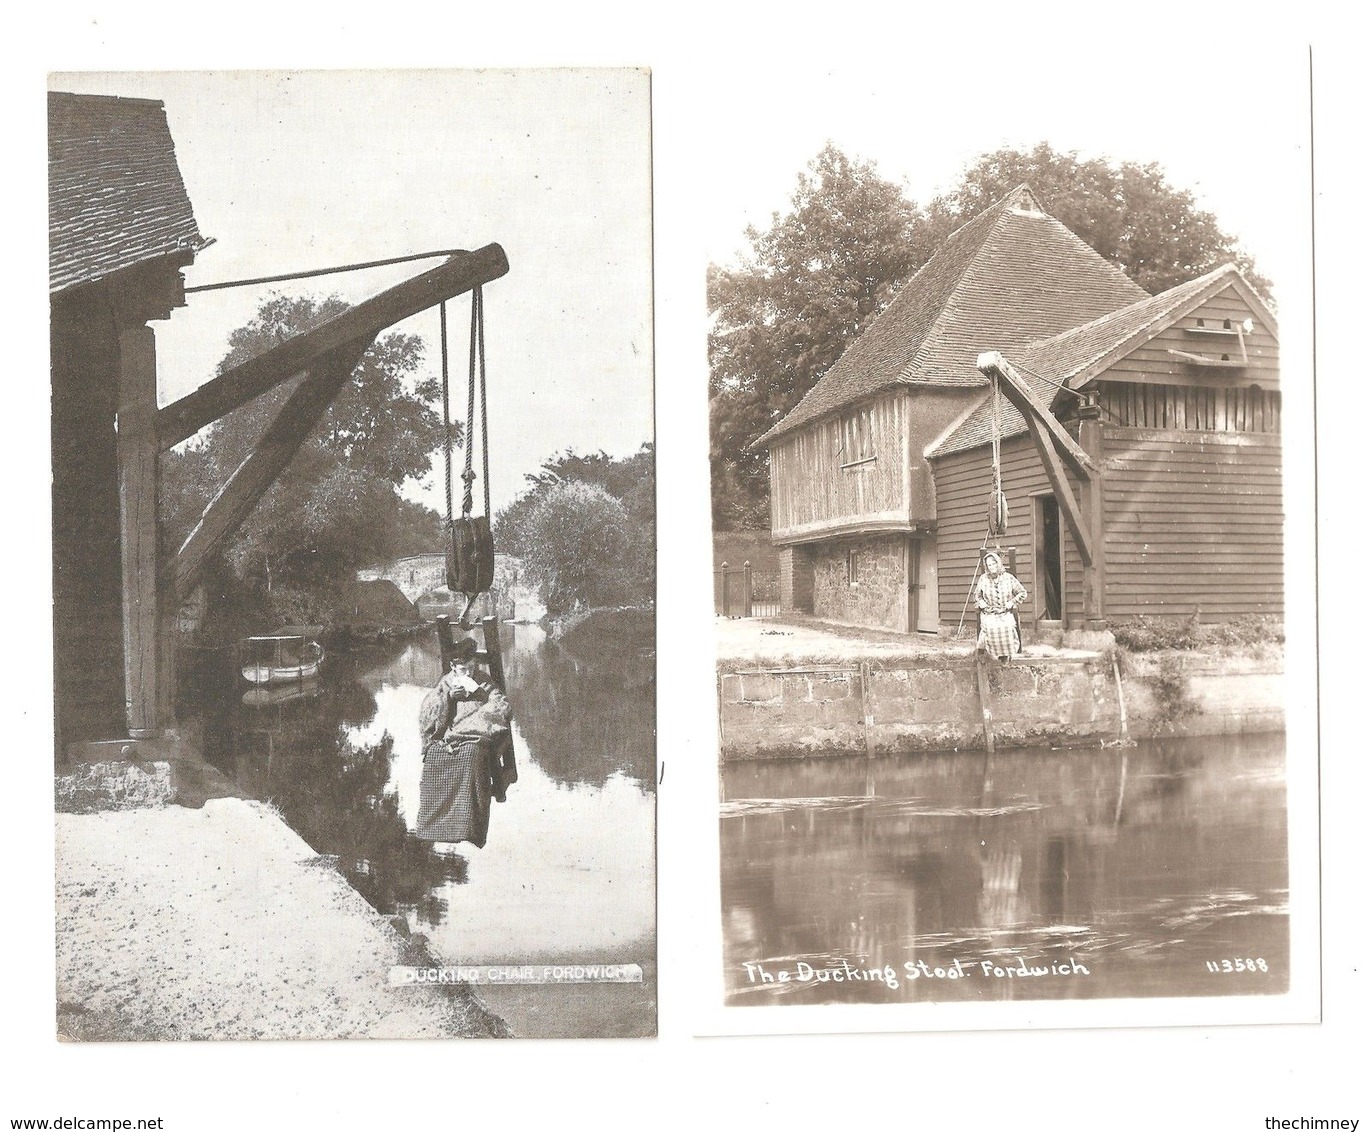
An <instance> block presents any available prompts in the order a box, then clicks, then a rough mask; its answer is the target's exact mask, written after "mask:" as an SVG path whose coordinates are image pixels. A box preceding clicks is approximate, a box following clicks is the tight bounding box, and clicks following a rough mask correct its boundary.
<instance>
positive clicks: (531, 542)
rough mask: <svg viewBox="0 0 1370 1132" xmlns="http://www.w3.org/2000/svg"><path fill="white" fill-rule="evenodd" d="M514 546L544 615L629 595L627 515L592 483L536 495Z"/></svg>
mask: <svg viewBox="0 0 1370 1132" xmlns="http://www.w3.org/2000/svg"><path fill="white" fill-rule="evenodd" d="M518 541H519V544H520V545H519V556H520V558H522V560H523V566H524V569H525V570H526V571H527V574H528V576H529V577H530V578H531V579H532V580H533V581H535V582H536V583H537V584H538V587H539V589H540V590H541V591H542V595H543V601H544V602H545V603H546V606H547V612H548V613H552V614H557V613H566V612H569V611H570V610H573V609H584V608H592V607H594V606H601V605H615V604H618V603H620V602H622V600H623V598H624V595H625V593H627V592H630V589H631V587H630V586H627V585H625V584H624V583H625V582H626V581H628V579H627V578H626V577H625V576H624V575H625V570H626V563H627V560H628V556H629V548H630V545H631V544H630V536H629V530H628V512H627V509H626V508H625V507H624V506H623V504H622V503H621V502H620V501H619V500H617V499H615V498H614V497H613V496H612V495H610V494H609V493H608V492H607V491H605V490H604V488H602V487H599V486H598V485H597V484H588V483H579V482H576V481H574V480H570V481H567V482H564V483H557V484H549V485H547V486H546V487H544V488H542V489H540V490H539V491H537V492H535V493H534V494H533V496H532V505H531V506H530V507H529V508H528V510H527V513H526V514H525V516H524V518H523V527H522V530H521V531H520V536H519V540H518Z"/></svg>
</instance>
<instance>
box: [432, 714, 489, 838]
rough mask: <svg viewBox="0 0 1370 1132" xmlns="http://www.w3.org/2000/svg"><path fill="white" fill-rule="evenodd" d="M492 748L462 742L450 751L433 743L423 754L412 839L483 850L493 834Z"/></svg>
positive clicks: (473, 740) (480, 741) (465, 739)
mask: <svg viewBox="0 0 1370 1132" xmlns="http://www.w3.org/2000/svg"><path fill="white" fill-rule="evenodd" d="M490 750H491V744H490V742H489V741H488V740H486V739H480V738H476V737H469V738H468V737H463V738H461V739H459V740H457V741H455V742H454V743H453V744H452V746H451V748H450V749H449V748H448V746H447V744H446V743H443V742H440V741H435V742H432V743H429V744H428V746H427V747H426V748H425V749H424V752H423V779H422V781H421V782H420V783H419V817H418V822H417V824H416V826H415V829H414V835H415V836H416V837H419V838H421V839H422V840H424V841H449V842H457V841H469V842H470V843H471V844H472V845H474V846H476V848H478V849H479V848H482V847H483V846H484V845H485V838H486V836H487V835H488V834H489V832H490V795H491V785H492V783H491V767H490Z"/></svg>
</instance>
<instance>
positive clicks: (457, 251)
mask: <svg viewBox="0 0 1370 1132" xmlns="http://www.w3.org/2000/svg"><path fill="white" fill-rule="evenodd" d="M465 254H466V249H465V248H445V249H443V250H442V251H436V252H416V253H415V254H413V255H399V256H394V257H392V258H390V259H373V260H369V261H367V262H366V263H345V264H343V265H342V266H340V267H321V268H318V269H316V270H312V271H292V272H289V273H288V274H286V275H263V276H261V277H259V278H257V279H233V280H230V281H229V282H227V283H201V284H200V285H199V286H198V287H187V288H186V289H185V293H186V294H187V295H193V294H195V293H196V292H197V291H223V290H226V289H227V288H229V287H252V286H255V285H256V284H258V283H284V282H286V281H287V280H289V279H316V278H318V277H319V276H320V275H340V274H341V273H343V272H344V271H365V270H366V269H367V268H370V267H389V266H390V265H391V264H392V263H412V262H413V261H414V260H416V259H437V258H438V256H454V255H465Z"/></svg>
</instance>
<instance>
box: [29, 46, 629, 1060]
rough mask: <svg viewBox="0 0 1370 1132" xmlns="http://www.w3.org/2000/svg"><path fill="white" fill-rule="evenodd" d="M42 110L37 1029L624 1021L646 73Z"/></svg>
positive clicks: (304, 75)
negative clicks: (49, 909)
mask: <svg viewBox="0 0 1370 1132" xmlns="http://www.w3.org/2000/svg"><path fill="white" fill-rule="evenodd" d="M47 110H48V186H49V198H48V207H49V261H50V281H49V296H50V307H51V366H52V477H53V479H52V554H53V573H52V578H53V587H54V589H53V615H52V616H53V622H52V623H53V640H54V650H53V681H54V689H55V693H54V699H55V705H54V726H55V757H56V787H55V790H56V809H57V816H56V823H57V828H56V893H57V905H56V920H57V934H56V954H57V966H56V988H55V990H56V1007H57V1010H56V1023H57V1034H58V1036H59V1037H60V1038H62V1039H64V1040H69V1041H165V1040H180V1039H250V1038H265V1039H280V1038H312V1039H317V1038H455V1037H650V1036H653V1035H654V1034H655V1032H656V923H655V906H656V891H655V865H654V862H655V793H654V792H655V767H656V745H655V690H654V676H655V665H654V656H655V648H656V633H655V598H656V593H655V555H656V544H655V525H656V516H655V507H656V492H655V454H654V437H653V368H652V311H651V278H652V263H651V184H650V153H651V142H650V138H651V128H650V118H649V77H648V74H647V72H646V71H644V70H625V69H617V70H615V69H602V70H570V69H568V70H506V71H496V70H487V71H408V72H406V71H375V72H361V71H335V72H327V71H319V72H277V71H271V72H251V71H226V72H180V73H173V72H167V73H143V74H94V73H63V74H53V75H51V76H50V78H49V94H48V96H47Z"/></svg>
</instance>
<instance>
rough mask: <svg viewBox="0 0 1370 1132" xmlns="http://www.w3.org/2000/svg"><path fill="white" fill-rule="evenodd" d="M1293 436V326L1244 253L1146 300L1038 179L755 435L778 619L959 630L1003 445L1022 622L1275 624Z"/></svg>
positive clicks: (980, 220)
mask: <svg viewBox="0 0 1370 1132" xmlns="http://www.w3.org/2000/svg"><path fill="white" fill-rule="evenodd" d="M996 391H997V392H996ZM1279 426H1280V391H1279V346H1278V328H1277V326H1276V321H1275V318H1274V316H1273V314H1272V313H1271V311H1270V310H1269V308H1268V307H1267V306H1266V305H1265V303H1264V302H1263V301H1262V300H1261V299H1260V297H1259V295H1257V294H1256V292H1255V291H1254V290H1253V289H1252V288H1251V287H1250V285H1249V284H1248V283H1247V282H1246V280H1245V279H1243V277H1242V276H1241V274H1240V272H1239V271H1238V270H1237V269H1236V267H1234V266H1232V265H1228V266H1225V267H1222V268H1219V269H1218V270H1216V271H1213V272H1210V273H1209V274H1206V275H1204V276H1202V277H1200V278H1197V279H1194V280H1191V281H1189V282H1187V283H1183V284H1181V285H1179V286H1177V287H1174V288H1172V289H1170V290H1168V291H1166V292H1164V293H1162V294H1160V295H1155V296H1152V295H1148V294H1147V293H1146V292H1145V291H1143V290H1142V289H1141V288H1140V287H1138V286H1137V285H1136V284H1135V283H1133V282H1132V281H1131V280H1130V279H1128V278H1127V276H1126V275H1124V274H1123V273H1122V271H1121V270H1119V269H1118V268H1117V267H1115V266H1114V265H1113V264H1111V263H1109V262H1108V261H1107V260H1105V259H1104V258H1103V257H1102V256H1100V255H1099V254H1098V253H1096V252H1095V251H1094V250H1093V249H1092V248H1090V247H1089V246H1088V245H1087V244H1085V243H1084V241H1083V240H1081V239H1080V238H1079V237H1078V236H1076V235H1075V234H1074V233H1072V232H1071V231H1070V230H1069V229H1067V228H1066V227H1065V225H1063V224H1061V222H1060V221H1058V220H1056V219H1055V218H1054V217H1052V216H1050V215H1048V214H1047V212H1046V211H1045V210H1044V209H1043V207H1042V206H1041V203H1040V202H1039V200H1038V199H1037V197H1036V196H1035V195H1034V194H1033V192H1032V190H1031V189H1030V188H1029V187H1028V186H1020V187H1019V188H1018V189H1016V190H1015V191H1014V192H1012V193H1011V194H1009V195H1008V196H1007V197H1006V198H1005V199H1004V200H1002V201H1000V202H999V203H998V204H996V205H994V206H993V207H991V208H989V209H987V210H986V211H985V212H983V213H981V214H980V215H979V216H977V217H976V218H975V219H973V220H971V221H970V222H969V223H967V224H965V225H964V226H963V227H961V228H960V229H959V230H958V231H956V232H955V233H954V234H953V235H952V236H951V237H950V238H949V239H948V241H947V243H946V244H945V245H944V246H943V247H942V248H941V249H940V250H939V251H938V252H937V253H936V254H935V255H934V256H933V257H932V259H930V260H929V261H928V262H927V263H926V264H925V265H924V266H923V267H922V268H921V269H920V270H919V271H918V273H917V274H916V275H915V276H914V277H913V278H912V279H911V280H909V282H908V283H907V284H905V285H904V287H903V288H902V289H901V290H900V291H899V292H898V294H897V295H896V296H895V298H894V300H893V301H892V302H891V303H890V305H889V307H887V308H886V310H885V311H883V312H882V313H881V314H880V315H879V316H878V317H877V318H876V319H875V320H874V321H873V322H872V323H871V324H870V326H868V327H867V328H866V330H865V331H863V332H862V334H861V335H859V336H858V337H857V338H856V340H855V341H854V342H853V343H852V344H851V345H850V346H849V347H848V349H847V350H846V351H845V352H844V353H843V355H842V356H841V357H840V358H839V359H838V361H837V362H836V363H835V364H834V365H833V366H832V368H831V369H830V370H828V371H827V372H826V373H825V374H824V375H823V376H822V377H821V378H820V379H819V381H818V382H817V383H816V384H815V385H814V387H813V388H812V389H811V390H810V391H809V393H808V394H807V395H806V396H805V397H804V398H803V399H802V400H801V401H800V402H799V403H798V404H797V405H796V406H795V408H794V409H793V410H791V412H790V413H789V414H787V415H786V416H785V417H784V418H782V419H781V420H780V421H778V422H777V423H776V424H775V425H774V426H773V427H772V428H771V429H770V430H769V431H768V432H767V433H766V434H765V435H764V436H762V437H760V438H759V439H758V440H757V441H756V442H755V443H756V445H757V446H758V447H765V448H767V449H768V451H769V455H770V472H771V536H772V540H773V541H774V542H775V544H776V545H777V546H778V548H779V549H780V556H781V601H782V609H785V610H789V611H798V612H806V613H811V614H814V615H816V616H818V617H821V618H824V619H828V620H832V621H837V622H842V623H847V624H854V625H863V626H870V627H876V628H883V629H892V630H896V631H903V632H909V633H929V634H933V633H938V632H942V633H946V632H949V631H954V630H956V629H957V627H958V625H962V624H964V620H965V617H966V609H967V604H968V602H967V599H968V596H969V590H970V587H971V585H972V579H973V577H974V574H975V571H976V569H977V567H978V564H979V558H980V553H981V550H982V548H983V546H984V545H985V542H986V535H987V528H988V516H987V507H988V504H989V502H990V500H991V498H992V492H993V483H994V478H993V475H994V473H993V462H992V459H991V452H992V450H993V449H994V448H995V447H996V445H997V447H998V449H999V453H1000V462H999V467H1000V474H1001V482H1002V485H1003V490H1004V492H1005V494H1006V496H1007V500H1008V507H1009V521H1008V527H1007V531H1006V532H1005V533H1004V534H1002V535H1000V536H998V537H997V538H995V539H991V540H990V542H991V545H993V543H995V542H997V543H998V544H999V545H1001V546H1002V548H1003V549H1004V550H1005V551H1007V552H1008V554H1009V556H1010V559H1011V562H1012V568H1013V570H1014V572H1015V573H1016V574H1017V575H1018V576H1019V578H1021V579H1022V581H1023V582H1024V584H1025V585H1026V586H1027V588H1028V591H1029V594H1030V602H1029V604H1028V605H1027V606H1025V607H1024V609H1023V611H1022V612H1023V615H1024V622H1025V626H1024V627H1025V628H1031V627H1033V626H1036V627H1038V628H1040V629H1048V628H1052V627H1057V626H1063V627H1066V628H1076V627H1086V626H1092V625H1098V624H1099V623H1100V622H1101V621H1103V620H1105V619H1108V618H1116V617H1126V616H1132V615H1137V614H1148V615H1156V616H1164V617H1173V618H1178V617H1191V616H1193V615H1195V613H1196V612H1197V613H1198V614H1199V616H1200V617H1201V618H1203V619H1205V620H1218V619H1226V618H1231V617H1234V616H1238V615H1242V614H1252V613H1256V614H1279V613H1281V612H1282V608H1283V546H1282V530H1283V512H1282V503H1281V476H1280V436H1279V431H1280V427H1279ZM969 616H970V618H971V619H972V621H973V618H974V609H973V606H972V607H971V608H970V612H969Z"/></svg>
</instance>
